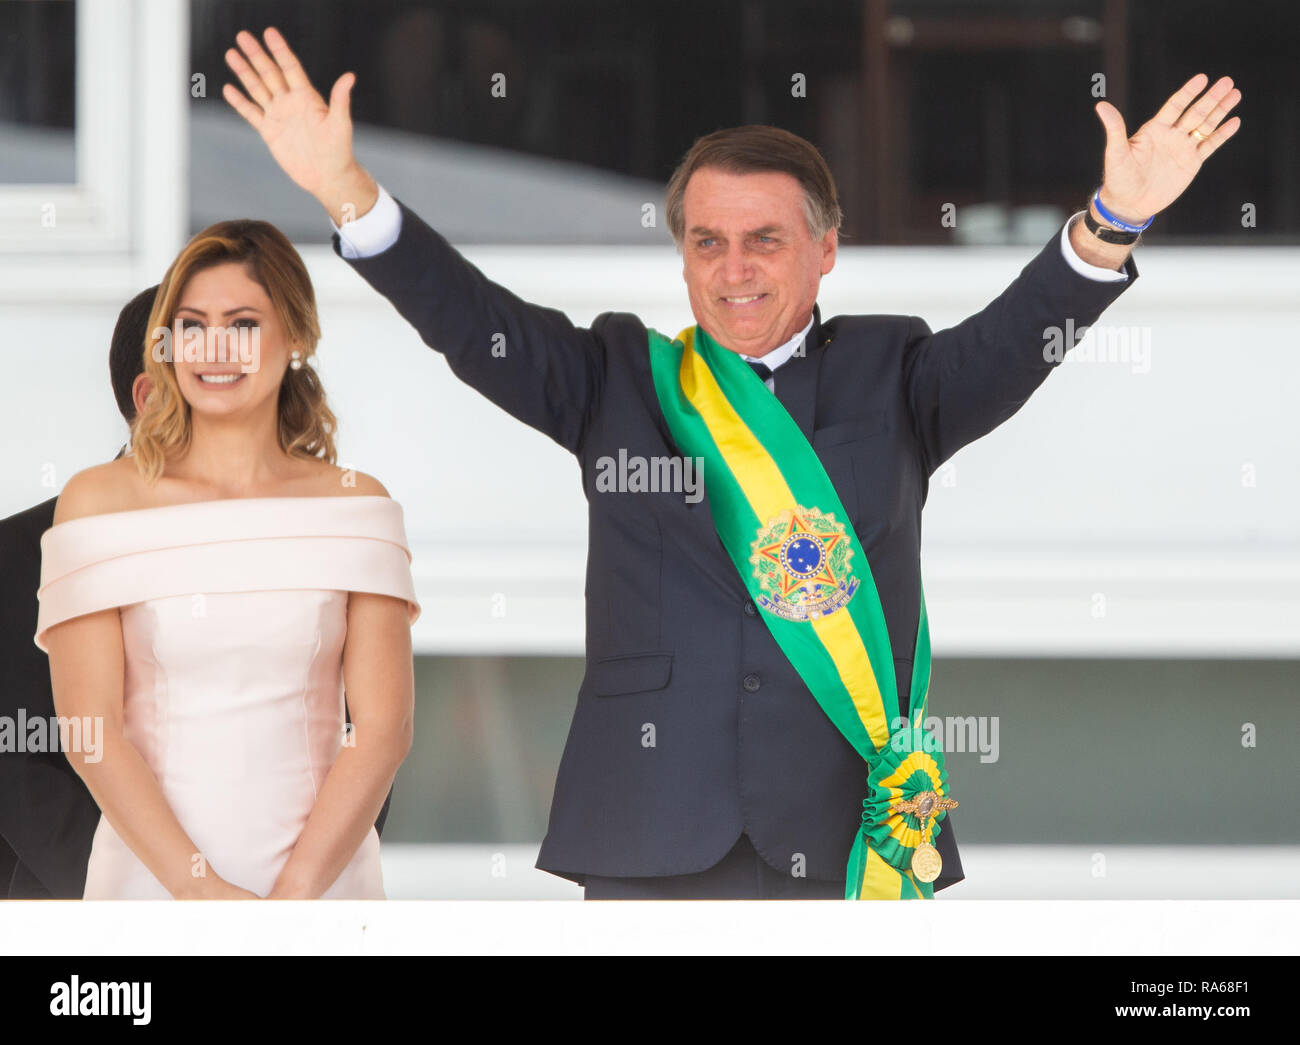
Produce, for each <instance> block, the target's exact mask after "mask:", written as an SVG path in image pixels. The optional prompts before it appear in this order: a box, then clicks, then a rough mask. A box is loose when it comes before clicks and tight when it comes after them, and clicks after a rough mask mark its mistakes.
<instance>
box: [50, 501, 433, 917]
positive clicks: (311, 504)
mask: <svg viewBox="0 0 1300 1045" xmlns="http://www.w3.org/2000/svg"><path fill="white" fill-rule="evenodd" d="M353 591H358V592H375V593H378V594H382V595H391V596H394V597H396V598H399V599H404V600H406V602H407V604H408V614H409V618H410V622H411V623H414V622H415V620H416V618H417V617H418V616H419V614H420V607H419V604H418V602H417V601H416V597H415V588H414V585H413V583H412V580H411V569H410V550H409V548H408V546H407V541H406V532H405V528H404V525H403V520H402V509H401V506H400V505H399V504H398V503H397V502H396V501H393V500H392V499H390V498H388V497H381V496H360V495H358V496H338V497H256V498H246V499H237V498H236V499H227V500H219V501H203V502H199V503H195V504H178V505H168V506H166V507H161V508H143V509H139V510H136V511H127V512H113V513H110V514H105V515H94V516H86V517H83V518H79V519H72V520H69V521H68V522H64V523H60V524H59V525H57V526H53V527H51V528H50V529H49V530H47V531H46V532H45V534H44V536H42V538H41V587H40V593H39V594H40V612H39V616H38V618H37V627H36V636H35V641H36V644H37V645H38V646H40V647H41V649H43V650H46V649H47V647H46V645H45V632H46V630H47V629H49V628H51V627H53V626H54V625H55V624H58V623H60V622H61V621H65V620H68V619H70V618H72V617H77V616H80V615H82V614H85V613H93V612H96V611H98V610H104V609H108V608H110V607H114V606H116V607H120V609H121V618H122V641H123V649H124V652H125V657H126V674H125V680H124V686H123V714H124V725H125V732H126V737H127V739H128V740H129V741H130V742H131V743H132V744H134V745H135V747H136V748H137V749H138V750H139V751H140V753H141V755H142V756H143V757H144V760H145V762H146V763H148V765H149V767H150V769H152V770H153V773H154V775H155V776H156V777H157V778H158V782H159V783H160V784H161V785H162V790H163V793H164V794H165V795H166V797H167V801H168V802H169V803H170V805H171V808H172V809H173V810H174V811H175V813H176V816H177V818H178V819H179V820H180V823H181V826H182V827H184V828H185V831H186V833H187V834H188V835H189V836H190V838H191V839H193V841H194V844H195V845H196V846H197V847H198V850H199V852H201V853H202V854H203V857H204V859H205V860H206V861H207V866H208V867H209V868H211V869H212V870H213V871H215V872H216V873H217V874H219V875H220V876H221V877H222V878H224V879H226V880H227V881H230V882H233V883H234V884H235V885H238V886H242V887H243V888H245V889H249V890H251V891H252V892H254V893H256V894H257V895H259V896H265V895H266V894H267V893H268V892H270V890H271V887H272V886H273V885H274V883H275V879H276V876H277V875H278V874H279V872H280V869H281V868H282V867H283V866H284V863H285V861H286V860H287V859H288V858H289V854H290V852H291V850H292V849H293V846H294V844H295V843H296V841H297V839H298V836H299V834H300V833H301V832H302V829H303V826H304V825H305V824H306V822H307V817H308V815H309V814H310V813H311V810H312V806H313V804H314V803H315V801H316V795H317V794H318V793H319V791H320V788H321V786H322V785H323V784H324V782H325V776H326V774H327V773H328V772H329V769H330V766H331V765H332V764H333V762H334V759H335V758H336V757H337V755H338V754H339V751H340V750H341V748H342V745H343V742H344V730H345V719H344V694H343V641H344V638H345V635H346V632H347V603H348V593H349V592H353ZM84 895H85V898H86V899H88V900H91V899H154V898H156V899H169V898H170V894H169V893H168V891H167V890H166V889H165V888H164V887H163V885H162V883H160V882H159V881H158V879H157V878H155V877H154V875H153V874H152V873H151V872H150V871H149V870H148V868H146V867H145V865H144V864H143V863H141V862H140V860H139V859H138V858H137V857H136V856H135V854H134V853H133V852H132V851H131V850H130V849H129V848H127V846H126V844H125V843H124V842H123V841H122V840H121V838H120V837H118V834H117V832H116V831H114V830H113V827H112V826H111V825H110V824H109V822H108V819H107V818H106V817H104V816H102V815H101V816H100V819H99V826H98V828H97V829H96V831H95V836H94V841H93V843H92V846H91V852H90V862H89V865H88V867H87V874H86V891H85V894H84ZM324 896H325V898H328V899H382V898H383V896H384V886H383V876H382V874H381V872H380V864H379V836H378V834H376V832H375V830H374V828H373V827H372V828H371V829H370V833H369V834H368V835H367V836H366V839H365V841H364V842H363V843H362V845H361V848H360V849H358V850H357V852H356V854H355V855H354V856H353V857H352V860H351V861H350V862H349V863H348V865H347V867H345V868H344V870H343V873H342V874H341V875H339V877H338V879H337V880H336V881H335V882H334V884H333V885H332V886H330V888H329V889H328V890H327V891H326V892H325V894H324Z"/></svg>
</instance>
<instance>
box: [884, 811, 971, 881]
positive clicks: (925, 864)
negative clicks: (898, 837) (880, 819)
mask: <svg viewBox="0 0 1300 1045" xmlns="http://www.w3.org/2000/svg"><path fill="white" fill-rule="evenodd" d="M891 808H893V809H894V810H895V811H897V812H901V813H911V814H912V815H913V816H915V817H917V818H918V819H919V820H920V821H921V842H920V844H919V845H918V846H917V847H916V849H914V850H913V851H912V874H913V875H914V876H915V877H916V879H917V881H921V882H933V881H934V880H935V879H936V878H938V877H939V872H940V871H941V870H942V869H943V858H942V857H941V856H940V855H939V850H938V849H936V848H935V847H934V846H932V845H931V844H930V825H931V820H932V818H933V817H934V816H935V814H936V813H940V812H943V811H945V810H948V809H956V808H957V801H956V799H952V798H947V797H944V796H941V795H939V794H938V793H937V792H934V791H922V792H921V793H920V794H918V795H917V796H916V797H915V798H905V799H903V800H902V801H895V802H894V803H893V805H892V807H891Z"/></svg>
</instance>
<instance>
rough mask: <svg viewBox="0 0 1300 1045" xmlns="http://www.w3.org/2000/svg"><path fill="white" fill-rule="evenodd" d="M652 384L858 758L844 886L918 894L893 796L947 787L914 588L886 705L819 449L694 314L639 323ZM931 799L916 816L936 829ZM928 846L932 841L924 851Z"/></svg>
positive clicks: (722, 530)
mask: <svg viewBox="0 0 1300 1045" xmlns="http://www.w3.org/2000/svg"><path fill="white" fill-rule="evenodd" d="M649 349H650V366H651V373H652V375H653V377H654V383H655V392H656V395H657V396H658V399H659V405H660V407H661V409H662V410H663V414H664V418H665V420H666V421H667V422H668V426H669V429H670V430H671V432H672V435H673V439H674V441H675V442H676V443H677V446H678V448H679V449H680V450H681V451H682V453H683V454H684V455H688V456H692V457H697V458H702V459H703V460H704V462H705V468H704V475H705V484H706V488H707V489H708V492H709V502H710V507H711V509H712V512H713V522H714V526H715V528H716V529H717V532H718V536H719V538H720V539H721V540H722V543H723V546H724V547H725V548H726V549H727V553H728V555H729V557H730V558H731V560H732V563H733V564H734V565H735V567H736V569H737V570H738V571H739V573H740V577H741V580H742V581H743V583H744V584H745V587H746V588H747V589H748V591H749V593H750V596H751V597H752V599H753V601H754V604H755V606H757V607H758V608H759V609H760V611H761V616H762V619H763V622H764V623H765V624H766V625H767V628H768V630H769V631H770V632H771V633H772V636H773V638H775V639H776V642H777V644H778V645H779V646H780V648H781V651H782V652H783V653H784V654H785V655H786V657H788V658H789V660H790V663H791V665H792V666H793V667H794V668H795V670H796V671H798V673H799V676H800V677H801V678H802V679H803V681H804V682H805V683H806V684H807V686H808V689H809V691H810V692H811V693H812V695H813V696H814V697H815V698H816V700H817V703H818V704H819V705H820V706H821V708H822V710H823V711H824V712H825V713H826V715H827V716H828V717H829V718H830V720H831V721H832V722H833V723H834V724H835V727H836V728H837V729H838V730H839V731H840V733H841V734H843V736H844V737H845V739H846V740H848V742H849V743H850V744H852V745H853V747H854V749H855V750H857V752H858V753H859V754H860V755H861V756H862V758H863V761H864V766H865V768H866V769H867V798H866V799H865V801H864V802H863V810H864V812H863V823H862V826H861V828H860V829H859V831H858V833H857V836H856V838H855V840H854V843H853V849H852V852H851V853H850V854H849V860H848V867H847V869H846V874H845V898H846V899H930V898H932V897H933V895H934V890H933V886H932V885H931V884H930V883H929V882H924V881H921V880H920V879H918V878H917V877H916V876H915V875H914V874H913V872H912V869H911V864H912V857H913V854H914V853H915V851H916V848H917V846H918V845H920V844H921V843H922V841H923V833H922V826H923V822H922V820H921V818H920V817H918V816H917V815H915V813H914V812H909V811H906V810H903V809H899V808H898V806H899V804H900V803H907V802H909V800H914V799H916V798H917V796H920V795H923V794H924V793H926V792H929V793H930V795H931V796H939V797H942V796H944V795H946V794H947V775H946V773H945V771H944V768H943V751H942V748H941V745H940V744H939V742H938V740H937V739H936V738H935V737H933V736H931V735H930V734H928V733H926V732H925V731H924V730H923V729H922V722H923V721H924V716H925V708H926V701H927V698H928V696H929V688H930V631H929V626H928V622H927V619H926V613H925V593H924V592H922V593H921V600H920V603H921V605H920V614H919V619H918V623H917V637H916V645H915V649H914V654H913V660H912V679H911V686H910V691H909V692H910V702H909V705H908V708H909V712H910V716H911V719H910V721H909V720H908V718H905V717H902V716H900V715H899V706H898V690H897V682H896V680H895V676H894V658H893V653H892V651H891V649H890V643H889V632H888V629H887V628H886V625H885V614H884V610H883V608H882V607H881V604H880V595H879V592H878V591H877V590H876V585H875V581H874V579H873V578H872V575H871V567H870V565H869V563H868V561H867V556H866V553H865V552H864V551H863V550H862V547H861V545H860V544H859V542H858V538H857V534H856V533H854V530H853V526H852V523H851V521H850V518H849V514H848V512H846V511H845V510H844V505H843V504H842V503H841V502H840V498H839V494H838V493H837V492H836V490H835V487H834V485H833V484H832V483H831V481H830V478H829V476H827V474H826V469H825V468H824V467H823V466H822V463H821V460H820V459H819V458H818V457H817V454H816V452H815V451H814V450H813V448H812V446H811V445H810V444H809V443H808V440H807V439H806V438H805V436H804V434H803V433H802V432H801V431H800V430H799V427H798V425H796V424H795V422H794V420H793V419H792V418H791V417H790V414H789V413H788V412H787V411H786V409H785V407H784V406H783V405H782V404H781V402H780V400H779V399H777V398H776V396H774V395H772V393H770V392H769V391H768V390H767V388H766V387H764V385H763V382H762V381H761V380H760V379H759V378H758V376H757V375H756V374H755V373H754V372H753V371H752V370H751V369H750V368H749V366H748V365H747V364H746V363H745V361H744V360H743V359H741V358H740V356H738V355H737V354H736V353H734V352H729V351H727V350H726V349H725V348H722V347H721V346H720V345H718V344H716V343H715V342H714V341H713V340H712V338H710V337H709V335H708V333H707V332H705V331H704V330H703V329H701V328H700V327H698V326H696V327H688V328H687V329H686V330H683V331H682V332H681V333H680V334H679V335H678V336H677V337H676V338H675V339H673V340H669V339H668V338H666V337H665V336H664V335H662V334H660V333H658V332H657V331H654V330H651V331H650V332H649ZM943 816H944V811H943V810H942V809H937V810H936V811H935V812H934V813H933V814H932V815H931V816H930V817H929V833H930V839H931V840H933V839H934V838H935V837H937V835H938V832H939V830H940V828H939V820H940V819H942V817H943ZM930 855H931V856H932V857H933V854H930Z"/></svg>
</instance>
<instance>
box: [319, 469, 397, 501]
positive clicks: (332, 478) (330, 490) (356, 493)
mask: <svg viewBox="0 0 1300 1045" xmlns="http://www.w3.org/2000/svg"><path fill="white" fill-rule="evenodd" d="M312 485H313V487H314V488H315V489H316V490H318V491H319V492H320V494H321V495H322V496H325V497H390V496H391V494H389V492H388V490H387V489H385V487H384V484H383V483H381V482H380V481H379V480H378V479H376V478H375V477H374V476H373V475H370V474H368V473H367V472H362V471H358V470H357V469H356V468H340V467H339V466H338V465H333V464H328V463H326V462H324V461H321V462H320V463H319V464H316V465H314V466H313V474H312Z"/></svg>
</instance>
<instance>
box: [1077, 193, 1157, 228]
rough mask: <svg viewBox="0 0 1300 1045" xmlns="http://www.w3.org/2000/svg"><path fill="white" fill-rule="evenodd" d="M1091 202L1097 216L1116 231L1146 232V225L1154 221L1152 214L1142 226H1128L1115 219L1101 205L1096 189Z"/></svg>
mask: <svg viewBox="0 0 1300 1045" xmlns="http://www.w3.org/2000/svg"><path fill="white" fill-rule="evenodd" d="M1092 202H1093V203H1094V204H1095V205H1096V207H1097V213H1098V214H1100V215H1101V216H1102V217H1103V218H1105V219H1106V220H1107V221H1109V222H1110V223H1111V224H1112V225H1114V226H1115V227H1116V228H1117V229H1123V230H1124V231H1125V232H1143V231H1145V230H1146V228H1147V226H1148V225H1150V224H1151V223H1152V222H1153V221H1155V220H1156V216H1155V215H1154V214H1152V215H1151V217H1149V218H1147V220H1146V221H1145V222H1144V223H1143V224H1141V225H1130V224H1129V223H1128V222H1127V221H1123V220H1121V219H1120V218H1117V217H1115V215H1114V214H1112V213H1111V212H1110V211H1108V210H1107V209H1106V208H1105V207H1103V206H1102V205H1101V190H1100V189H1098V190H1097V191H1096V192H1094V193H1093V194H1092Z"/></svg>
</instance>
